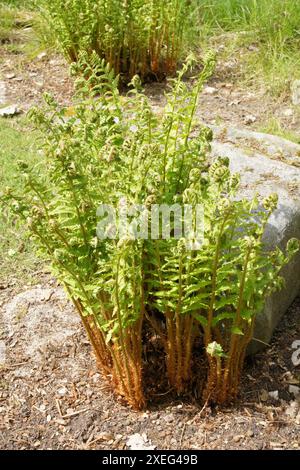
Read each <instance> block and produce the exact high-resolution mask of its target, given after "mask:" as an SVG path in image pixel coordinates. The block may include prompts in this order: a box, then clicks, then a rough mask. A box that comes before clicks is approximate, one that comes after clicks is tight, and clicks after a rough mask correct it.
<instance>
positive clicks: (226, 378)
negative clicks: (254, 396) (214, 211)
mask: <svg viewBox="0 0 300 470" xmlns="http://www.w3.org/2000/svg"><path fill="white" fill-rule="evenodd" d="M251 251H252V248H251V247H250V248H249V249H248V250H247V253H246V258H245V263H244V267H243V272H242V278H241V284H240V291H239V300H238V306H237V310H236V315H235V322H234V326H235V327H237V328H239V327H240V323H241V311H242V306H243V295H244V289H245V282H246V276H247V269H248V263H249V258H250V254H251ZM237 336H238V335H236V334H232V336H231V341H230V349H229V354H228V359H227V361H226V366H225V371H224V381H223V392H222V395H223V397H222V401H226V396H227V394H228V393H229V389H230V384H229V376H230V373H231V372H232V367H233V366H232V363H234V361H235V360H236V359H237V358H236V350H237V348H238V345H239V342H240V340H239V338H238V337H237ZM231 380H234V378H233V377H232V379H231ZM229 394H230V393H229Z"/></svg>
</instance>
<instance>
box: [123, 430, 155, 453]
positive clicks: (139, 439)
mask: <svg viewBox="0 0 300 470" xmlns="http://www.w3.org/2000/svg"><path fill="white" fill-rule="evenodd" d="M126 445H127V447H128V448H129V449H130V450H154V449H155V448H156V446H153V445H152V444H151V442H150V441H149V440H148V438H147V436H146V434H145V433H143V434H142V435H141V434H138V433H136V434H132V435H131V436H130V437H129V438H128V439H127V442H126Z"/></svg>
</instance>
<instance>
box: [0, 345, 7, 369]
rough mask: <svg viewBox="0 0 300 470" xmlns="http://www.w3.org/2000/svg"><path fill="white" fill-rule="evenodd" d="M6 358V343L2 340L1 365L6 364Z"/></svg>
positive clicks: (0, 349) (0, 346) (0, 347)
mask: <svg viewBox="0 0 300 470" xmlns="http://www.w3.org/2000/svg"><path fill="white" fill-rule="evenodd" d="M5 360H6V344H5V341H4V340H1V341H0V366H1V365H3V364H5Z"/></svg>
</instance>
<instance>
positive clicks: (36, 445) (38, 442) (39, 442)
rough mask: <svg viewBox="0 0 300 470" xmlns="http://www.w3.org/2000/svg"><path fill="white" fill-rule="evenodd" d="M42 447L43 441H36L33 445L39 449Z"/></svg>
mask: <svg viewBox="0 0 300 470" xmlns="http://www.w3.org/2000/svg"><path fill="white" fill-rule="evenodd" d="M40 445H41V441H35V443H34V444H33V446H34V447H39V446H40Z"/></svg>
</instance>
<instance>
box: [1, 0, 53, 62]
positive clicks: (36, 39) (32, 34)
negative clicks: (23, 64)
mask: <svg viewBox="0 0 300 470" xmlns="http://www.w3.org/2000/svg"><path fill="white" fill-rule="evenodd" d="M36 5H37V4H35V2H34V1H30V0H27V1H26V0H23V1H22V0H19V1H17V0H6V1H4V0H0V47H3V48H6V49H7V50H8V51H9V52H12V53H14V54H23V57H22V59H23V60H26V59H27V60H28V59H29V60H31V59H32V58H34V57H35V56H36V55H38V54H39V53H40V52H41V51H42V50H45V49H46V50H53V49H54V48H56V44H55V40H54V36H53V34H52V31H51V29H50V28H49V26H48V25H47V24H45V21H44V19H43V18H42V16H41V15H40V14H39V12H38V11H37V10H36Z"/></svg>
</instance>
